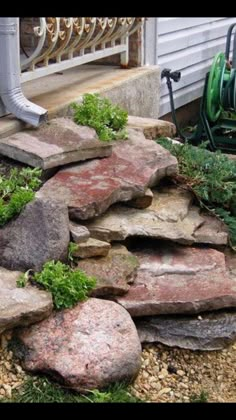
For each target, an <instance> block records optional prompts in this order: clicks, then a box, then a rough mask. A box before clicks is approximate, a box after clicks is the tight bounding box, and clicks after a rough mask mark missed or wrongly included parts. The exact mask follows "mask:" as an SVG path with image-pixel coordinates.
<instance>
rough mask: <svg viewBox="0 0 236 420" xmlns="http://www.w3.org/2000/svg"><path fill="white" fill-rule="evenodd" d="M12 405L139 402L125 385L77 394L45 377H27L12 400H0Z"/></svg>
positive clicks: (14, 391) (13, 393) (14, 393)
mask: <svg viewBox="0 0 236 420" xmlns="http://www.w3.org/2000/svg"><path fill="white" fill-rule="evenodd" d="M0 401H3V402H13V403H117V402H119V403H134V402H141V400H139V399H138V398H136V397H134V396H132V395H131V394H130V393H129V392H128V389H127V385H125V384H114V385H112V386H110V387H109V388H108V389H107V390H106V391H104V392H101V391H98V390H92V391H88V392H87V393H86V395H85V394H77V393H73V392H72V391H70V390H68V389H66V388H65V387H62V386H60V385H58V384H56V383H53V382H51V381H50V380H49V379H48V378H46V377H29V378H28V379H27V380H26V381H25V383H24V385H22V386H21V387H20V388H18V389H15V390H13V392H12V399H11V400H9V399H4V400H0Z"/></svg>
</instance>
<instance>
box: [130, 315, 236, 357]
mask: <svg viewBox="0 0 236 420" xmlns="http://www.w3.org/2000/svg"><path fill="white" fill-rule="evenodd" d="M135 324H136V327H137V330H138V334H139V338H140V341H141V343H153V342H160V343H162V344H165V345H167V346H170V347H180V348H184V349H190V350H221V349H223V348H224V347H226V346H228V345H229V344H230V343H232V342H234V341H235V340H236V312H215V313H212V314H202V316H201V317H199V316H198V317H190V316H189V317H176V316H175V317H173V316H172V317H171V316H168V317H164V316H163V317H160V316H159V317H146V319H145V318H143V319H142V320H138V319H137V320H136V322H135Z"/></svg>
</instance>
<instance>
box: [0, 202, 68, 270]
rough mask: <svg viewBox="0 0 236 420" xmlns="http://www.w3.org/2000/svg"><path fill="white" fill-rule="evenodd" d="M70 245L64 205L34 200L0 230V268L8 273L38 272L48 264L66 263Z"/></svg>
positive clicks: (66, 210)
mask: <svg viewBox="0 0 236 420" xmlns="http://www.w3.org/2000/svg"><path fill="white" fill-rule="evenodd" d="M69 241H70V233H69V217H68V209H67V207H66V205H65V204H64V203H62V202H61V201H59V202H58V201H53V200H50V199H49V200H47V199H39V198H36V199H35V200H34V201H32V202H30V203H28V204H27V205H26V207H25V209H24V210H23V211H22V212H21V214H20V215H19V216H18V217H17V218H16V219H13V220H12V221H10V222H9V223H8V224H7V225H6V226H4V227H3V228H2V229H0V265H2V266H3V267H5V268H9V269H11V270H22V271H26V270H28V269H34V270H36V271H40V270H41V269H42V266H43V264H44V263H45V262H47V261H50V260H55V261H57V260H61V261H66V259H67V253H68V245H69Z"/></svg>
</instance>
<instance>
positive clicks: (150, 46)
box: [144, 17, 236, 116]
mask: <svg viewBox="0 0 236 420" xmlns="http://www.w3.org/2000/svg"><path fill="white" fill-rule="evenodd" d="M232 23H236V18H224V17H221V18H219V17H218V18H209V17H207V18H191V17H189V18H149V19H148V21H147V22H146V24H145V29H144V50H145V52H144V60H145V61H144V64H146V65H159V66H160V67H161V69H163V68H165V67H166V68H170V69H171V70H180V71H181V74H182V77H181V80H180V81H179V82H178V83H175V82H173V84H172V86H173V91H174V99H175V106H176V108H179V107H181V106H183V105H185V104H187V103H189V102H191V101H193V100H195V99H197V98H199V97H200V96H201V95H202V90H203V84H204V80H205V75H206V73H207V71H208V70H209V68H210V66H211V63H212V59H213V57H214V55H215V54H216V53H217V52H220V51H222V52H224V51H225V43H226V34H227V30H228V27H229V25H230V24H232ZM168 112H170V103H169V95H168V89H167V86H166V81H165V80H162V83H161V89H160V114H159V116H163V115H165V114H167V113H168Z"/></svg>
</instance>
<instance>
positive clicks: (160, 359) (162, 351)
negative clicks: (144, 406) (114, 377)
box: [131, 344, 236, 402]
mask: <svg viewBox="0 0 236 420" xmlns="http://www.w3.org/2000/svg"><path fill="white" fill-rule="evenodd" d="M235 367H236V344H234V345H232V346H230V347H228V348H227V349H225V350H221V351H211V352H209V351H205V352H202V351H190V350H184V349H177V348H169V347H166V346H163V345H161V344H156V345H145V346H144V348H143V353H142V367H141V370H140V372H139V375H138V377H137V378H136V380H135V382H134V384H133V386H132V387H131V390H132V393H133V394H134V395H135V396H137V397H139V398H141V399H143V400H146V401H149V402H192V401H193V398H194V396H198V397H199V395H200V394H201V393H202V392H203V395H204V396H205V398H207V401H208V402H236V369H235Z"/></svg>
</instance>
